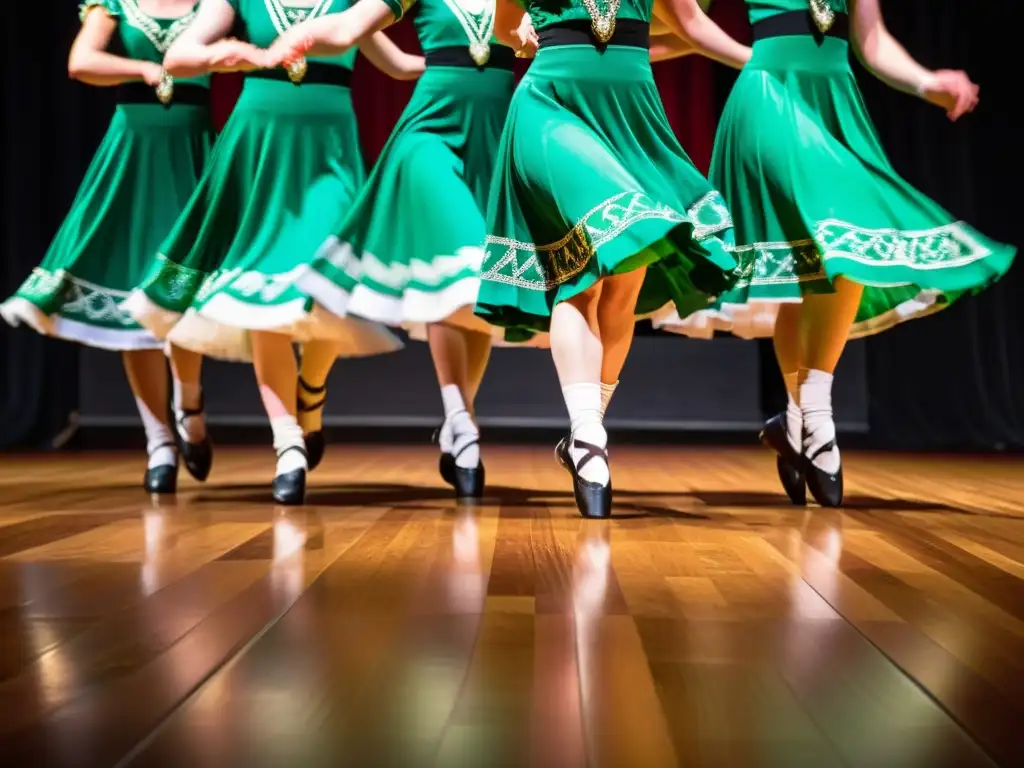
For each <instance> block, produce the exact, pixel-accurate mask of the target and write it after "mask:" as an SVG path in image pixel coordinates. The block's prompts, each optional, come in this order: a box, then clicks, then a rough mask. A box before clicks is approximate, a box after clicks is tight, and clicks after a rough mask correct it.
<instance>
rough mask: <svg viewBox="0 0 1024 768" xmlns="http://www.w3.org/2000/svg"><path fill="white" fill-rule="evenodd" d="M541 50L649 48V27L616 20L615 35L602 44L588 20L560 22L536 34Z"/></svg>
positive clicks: (634, 22)
mask: <svg viewBox="0 0 1024 768" xmlns="http://www.w3.org/2000/svg"><path fill="white" fill-rule="evenodd" d="M537 36H538V37H539V38H540V47H541V48H554V47H555V46H559V45H593V46H595V47H596V48H598V49H603V48H606V47H607V46H609V45H628V46H631V47H633V48H650V47H651V25H650V24H648V23H647V22H646V21H640V20H638V19H618V20H617V21H616V22H615V34H613V35H612V37H611V39H610V40H609V41H608V42H606V43H602V42H600V41H598V39H597V38H596V37H595V36H594V30H593V29H591V25H590V20H589V19H584V20H580V21H560V22H558V23H557V24H552V25H551V26H550V27H544V29H542V30H540V31H539V32H538V33H537Z"/></svg>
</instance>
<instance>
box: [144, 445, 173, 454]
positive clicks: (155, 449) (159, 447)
mask: <svg viewBox="0 0 1024 768" xmlns="http://www.w3.org/2000/svg"><path fill="white" fill-rule="evenodd" d="M161 448H173V449H174V450H178V446H177V444H175V443H160V445H158V446H156V447H155V448H154V449H153V450H152V451H149V452H148V455H150V456H152V455H153V454H154V453H156V452H157V451H159V450H160V449H161Z"/></svg>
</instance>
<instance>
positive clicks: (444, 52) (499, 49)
mask: <svg viewBox="0 0 1024 768" xmlns="http://www.w3.org/2000/svg"><path fill="white" fill-rule="evenodd" d="M424 57H425V58H426V60H427V66H428V67H473V68H474V69H507V70H509V71H511V70H512V64H513V63H514V62H515V60H516V55H515V53H513V51H512V49H511V48H508V47H506V46H504V45H492V46H491V52H490V55H489V56H488V58H487V61H486V63H484V65H483V66H480V65H478V64H477V63H476V62H475V61H473V57H472V56H471V55H470V53H469V48H468V47H467V46H465V45H452V46H448V47H445V48H435V49H434V50H432V51H427V52H426V54H424Z"/></svg>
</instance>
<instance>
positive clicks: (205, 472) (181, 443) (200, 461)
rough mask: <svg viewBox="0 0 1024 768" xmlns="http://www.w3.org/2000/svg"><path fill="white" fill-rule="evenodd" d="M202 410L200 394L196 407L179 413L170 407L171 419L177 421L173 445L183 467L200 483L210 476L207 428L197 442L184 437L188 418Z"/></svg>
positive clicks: (211, 464)
mask: <svg viewBox="0 0 1024 768" xmlns="http://www.w3.org/2000/svg"><path fill="white" fill-rule="evenodd" d="M204 410H205V409H204V407H203V396H202V395H201V394H200V395H199V407H198V408H182V409H181V414H180V415H178V414H174V409H173V407H172V409H171V412H172V414H173V417H172V421H177V428H176V429H175V430H174V443H175V447H177V449H178V454H179V455H180V456H181V460H182V462H183V463H184V464H185V469H187V470H188V473H189V474H190V475H192V477H194V478H195V479H196V480H198V481H199V482H200V483H202V482H204V481H205V480H206V478H208V477H209V476H210V469H211V468H212V467H213V441H212V440H210V433H209V430H207V433H206V436H205V437H204V438H203V439H202V440H201V441H199V442H198V443H190V442H189V441H188V440H186V439H185V436H186V435H187V434H188V430H187V429H186V422H187V421H188V419H189V418H190V417H191V416H202V415H203V411H204Z"/></svg>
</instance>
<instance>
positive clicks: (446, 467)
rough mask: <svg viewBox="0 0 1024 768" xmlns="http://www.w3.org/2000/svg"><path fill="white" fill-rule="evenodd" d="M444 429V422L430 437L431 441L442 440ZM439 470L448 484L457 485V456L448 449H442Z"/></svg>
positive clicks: (437, 441) (438, 462) (438, 461)
mask: <svg viewBox="0 0 1024 768" xmlns="http://www.w3.org/2000/svg"><path fill="white" fill-rule="evenodd" d="M442 429H444V424H443V423H442V424H441V426H440V427H438V428H437V429H435V430H434V434H433V436H432V437H431V438H430V440H431V442H434V443H440V442H441V430H442ZM437 470H438V472H440V473H441V479H442V480H444V481H445V482H446V483H448V485H455V457H454V456H452V455H451V454H450V453H448V451H441V458H439V459H438V460H437Z"/></svg>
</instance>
